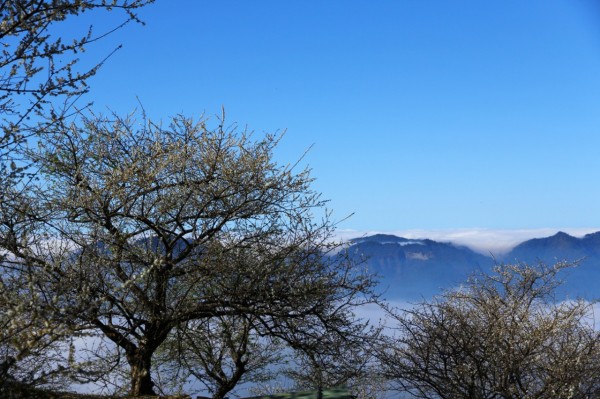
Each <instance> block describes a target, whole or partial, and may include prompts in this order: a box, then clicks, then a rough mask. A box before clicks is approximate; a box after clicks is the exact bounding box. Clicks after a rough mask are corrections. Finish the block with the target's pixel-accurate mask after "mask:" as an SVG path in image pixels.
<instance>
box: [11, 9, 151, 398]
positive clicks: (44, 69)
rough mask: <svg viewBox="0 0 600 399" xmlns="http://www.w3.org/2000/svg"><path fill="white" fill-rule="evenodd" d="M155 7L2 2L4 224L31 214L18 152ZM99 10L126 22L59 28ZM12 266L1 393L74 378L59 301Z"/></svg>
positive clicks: (58, 114) (64, 108) (51, 121)
mask: <svg viewBox="0 0 600 399" xmlns="http://www.w3.org/2000/svg"><path fill="white" fill-rule="evenodd" d="M152 1H153V0H116V1H108V0H83V1H75V0H2V1H0V42H1V45H0V48H1V49H0V129H1V132H0V182H1V183H2V190H1V191H2V192H0V208H1V210H0V214H2V217H3V218H4V219H5V220H4V223H5V225H7V224H8V225H11V224H15V223H16V224H19V223H22V222H23V216H22V214H21V213H22V212H28V210H27V209H26V206H27V201H25V202H23V203H22V202H21V201H23V200H25V198H24V195H23V193H22V190H24V189H25V187H27V186H28V184H30V182H31V181H30V178H29V177H28V176H27V175H25V174H24V173H23V172H24V171H25V170H26V168H27V166H28V164H27V161H26V159H25V158H24V156H23V155H24V154H23V152H22V151H20V150H19V146H21V145H22V144H24V143H26V142H27V139H28V137H29V136H32V135H35V134H37V133H40V132H41V131H39V130H36V127H37V126H39V125H40V124H43V125H51V124H54V123H56V121H57V120H60V119H61V118H62V117H64V116H65V114H66V113H67V112H69V111H68V107H69V106H70V105H72V104H73V103H74V101H75V99H76V98H78V97H79V96H80V95H82V94H83V93H86V92H87V91H88V89H89V86H88V80H89V78H91V77H92V76H93V75H94V74H95V73H96V72H97V70H98V69H99V68H100V66H101V65H102V64H103V63H104V61H105V60H106V58H108V57H109V56H110V54H105V55H104V58H100V59H98V60H96V62H95V63H94V62H93V60H91V61H92V65H93V66H91V67H87V68H80V67H79V65H80V64H79V57H80V55H81V54H82V53H83V52H84V51H85V49H86V48H88V47H89V46H90V45H92V43H93V42H95V41H97V40H100V39H103V38H104V37H105V36H106V35H108V34H109V33H111V32H112V31H115V30H118V29H119V28H120V27H122V26H124V25H125V24H126V23H127V22H129V21H138V22H140V21H139V20H138V18H137V16H136V15H135V14H134V12H135V10H136V9H138V8H139V7H142V6H144V5H146V4H148V3H151V2H152ZM95 10H99V11H100V10H102V11H112V10H120V11H122V13H121V17H122V19H121V20H120V21H119V22H115V24H114V25H113V26H112V28H109V30H110V31H102V32H96V31H93V30H92V27H91V26H90V27H89V28H84V29H83V30H81V31H73V36H69V37H67V36H64V35H65V33H64V31H62V33H59V30H57V29H56V28H57V27H60V26H61V25H64V23H65V21H68V20H71V19H74V18H76V17H77V16H80V15H81V14H82V13H84V12H86V13H91V12H94V11H95ZM115 51H116V49H115ZM88 65H89V64H88ZM8 209H11V211H8ZM15 209H20V211H18V212H14V210H15ZM7 211H8V213H7ZM20 212H21V213H20ZM9 214H10V216H9ZM5 234H10V233H9V231H8V230H6V229H2V228H0V235H2V238H3V239H9V240H10V239H12V237H8V236H5ZM13 260H14V259H13V258H11V257H10V255H9V254H7V253H5V252H2V254H1V255H0V261H2V262H5V265H4V270H3V271H4V273H3V274H2V275H1V276H0V352H1V355H0V389H4V388H3V387H4V385H5V384H4V382H6V381H7V379H14V378H17V379H19V380H21V382H27V383H31V384H32V383H38V384H39V383H49V382H50V381H51V380H54V378H55V377H56V376H58V375H62V374H64V373H66V372H67V371H68V367H64V361H65V358H64V356H60V352H63V351H64V350H65V345H67V347H68V344H67V343H66V342H61V340H62V339H63V338H65V333H66V332H67V330H68V329H67V328H66V326H65V325H63V324H61V323H60V322H58V321H57V320H54V322H52V323H50V322H49V320H48V316H49V315H48V314H46V313H45V309H46V307H47V303H48V302H52V301H53V298H48V297H46V298H44V297H41V296H38V295H36V293H35V289H34V287H36V285H37V284H38V281H36V280H35V279H36V277H37V275H36V274H35V273H30V274H26V275H23V274H20V273H17V272H16V271H14V270H13V269H11V267H10V262H12V261H13ZM71 333H72V332H70V334H71ZM53 351H54V353H52V352H53ZM9 377H10V378H9ZM2 395H3V396H6V395H8V394H7V393H6V392H5V391H2V392H1V393H0V396H2Z"/></svg>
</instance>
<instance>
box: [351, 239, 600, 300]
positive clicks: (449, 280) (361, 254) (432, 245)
mask: <svg viewBox="0 0 600 399" xmlns="http://www.w3.org/2000/svg"><path fill="white" fill-rule="evenodd" d="M348 251H349V253H350V255H351V256H353V257H354V258H355V260H357V261H364V262H366V265H367V266H368V267H369V269H370V270H371V271H372V272H374V273H376V274H377V275H379V276H380V278H381V280H380V281H381V283H380V286H381V288H382V289H383V290H385V296H386V297H387V298H388V299H392V298H398V299H408V300H414V299H420V298H427V297H431V296H433V295H435V294H439V293H440V292H441V291H442V290H444V289H450V288H453V287H456V286H458V285H460V284H461V283H463V282H464V281H466V279H467V278H468V276H469V275H471V274H473V273H474V272H477V271H481V272H489V271H491V269H492V268H493V266H494V265H495V264H497V263H514V262H526V263H536V262H545V263H547V264H554V263H556V262H559V261H567V262H578V266H577V267H576V268H572V269H568V270H566V271H564V272H561V275H560V277H561V279H564V281H565V282H564V284H563V286H562V287H561V289H560V291H559V294H560V295H563V296H566V297H571V298H574V297H580V296H581V297H584V298H586V299H598V298H600V232H596V233H592V234H587V235H585V236H584V237H582V238H576V237H573V236H570V235H569V234H567V233H564V232H558V233H557V234H555V235H553V236H550V237H545V238H535V239H531V240H527V241H524V242H522V243H521V244H519V245H517V246H516V247H514V248H513V249H512V250H511V251H510V252H508V253H507V254H505V255H504V256H502V257H501V258H495V259H494V258H492V257H491V256H485V255H482V254H480V253H478V252H475V251H473V250H471V249H469V248H467V247H465V246H460V245H456V244H452V243H450V242H438V241H433V240H430V239H408V238H403V237H397V236H394V235H388V234H376V235H372V236H366V237H359V238H354V239H351V240H349V246H348Z"/></svg>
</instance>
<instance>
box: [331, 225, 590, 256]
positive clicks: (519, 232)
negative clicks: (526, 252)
mask: <svg viewBox="0 0 600 399" xmlns="http://www.w3.org/2000/svg"><path fill="white" fill-rule="evenodd" d="M559 231H563V232H565V233H567V234H570V235H572V236H574V237H583V236H584V235H586V234H589V233H594V232H596V231H600V228H598V227H596V228H593V227H589V228H581V227H580V228H568V227H565V228H539V229H515V230H511V229H484V228H471V229H439V230H427V229H410V230H393V231H376V230H371V231H357V230H339V231H338V232H337V236H338V237H339V238H340V239H342V240H347V239H350V238H356V237H363V236H370V235H373V234H393V235H396V236H399V237H404V238H410V239H424V238H429V239H431V240H435V241H440V242H451V243H453V244H456V245H464V246H466V247H469V248H471V249H472V250H474V251H476V252H479V253H482V254H484V255H490V254H492V255H496V256H498V255H502V254H505V253H506V252H508V251H510V250H511V249H512V248H514V247H515V246H516V245H518V244H520V243H522V242H523V241H526V240H529V239H532V238H543V237H549V236H552V235H554V234H556V233H557V232H559Z"/></svg>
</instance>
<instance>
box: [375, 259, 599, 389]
mask: <svg viewBox="0 0 600 399" xmlns="http://www.w3.org/2000/svg"><path fill="white" fill-rule="evenodd" d="M567 266H568V265H566V264H557V265H555V266H553V267H550V266H546V265H543V264H540V265H537V266H529V265H526V264H516V265H501V266H498V267H497V268H496V271H495V273H494V274H491V275H481V276H478V277H474V278H472V279H471V280H470V281H469V283H468V284H466V286H465V287H463V288H462V289H459V290H456V291H452V292H448V293H447V294H445V295H443V296H441V297H440V298H437V299H435V300H433V301H430V302H424V303H422V304H420V305H418V306H416V307H415V308H413V309H410V310H406V311H403V312H398V311H394V312H392V316H393V319H394V320H395V321H396V326H397V334H396V335H395V336H394V337H389V338H388V340H387V342H386V344H385V345H384V346H383V347H381V353H380V355H381V356H380V358H381V361H382V364H383V367H384V373H385V375H386V376H387V377H388V378H390V381H391V383H392V384H393V385H394V386H395V387H396V388H397V389H400V390H403V391H408V392H410V393H411V394H412V395H414V396H416V397H419V398H432V397H433V398H453V399H455V398H465V399H466V398H489V399H492V398H494V399H495V398H503V399H508V398H539V399H546V398H547V399H550V398H564V399H566V398H582V399H583V398H592V397H598V395H599V394H600V384H599V382H598V381H599V380H598V375H600V337H599V335H598V334H599V333H598V331H595V330H594V328H593V325H591V323H590V321H591V317H592V316H593V315H592V314H591V309H590V304H589V303H586V302H582V301H566V302H556V301H555V300H554V298H553V296H552V294H553V292H554V289H555V288H556V286H557V285H558V283H559V282H558V281H557V280H556V273H557V272H558V270H560V269H562V268H564V267H567Z"/></svg>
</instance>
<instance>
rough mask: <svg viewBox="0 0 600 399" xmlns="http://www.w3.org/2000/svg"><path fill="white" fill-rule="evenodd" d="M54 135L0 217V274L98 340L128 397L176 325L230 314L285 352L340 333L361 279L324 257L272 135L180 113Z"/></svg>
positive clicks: (146, 386)
mask: <svg viewBox="0 0 600 399" xmlns="http://www.w3.org/2000/svg"><path fill="white" fill-rule="evenodd" d="M54 127H55V128H56V130H54V131H48V132H46V134H45V136H44V140H43V141H40V146H39V150H36V151H35V152H33V151H32V152H29V153H27V155H28V156H29V157H30V159H31V162H34V163H35V164H36V165H38V167H39V176H40V177H41V178H40V180H38V181H34V182H32V183H31V184H30V185H29V186H28V187H26V188H24V189H23V190H22V191H21V192H20V193H19V196H20V200H19V201H18V203H19V205H18V206H13V207H9V206H7V207H6V209H4V210H3V214H2V215H0V229H1V231H2V235H1V236H0V248H1V249H2V251H4V252H5V253H6V254H8V256H7V260H8V258H10V262H8V263H7V262H5V264H4V265H3V267H10V269H11V270H12V271H13V273H17V274H19V275H27V274H35V275H36V278H37V281H38V283H37V284H36V287H35V289H36V290H38V295H40V296H41V297H44V298H56V300H52V301H47V302H46V303H45V305H46V308H45V313H46V314H48V315H50V316H49V317H53V318H54V319H55V320H59V321H60V322H62V323H66V324H67V325H69V326H71V328H73V329H76V330H78V331H80V330H85V329H90V330H94V331H98V332H100V333H102V334H103V335H104V336H106V337H107V338H108V339H110V340H111V341H113V342H114V343H115V344H116V346H117V347H118V348H119V349H120V350H121V351H122V352H123V353H124V356H125V358H126V360H127V363H128V365H129V369H130V378H131V384H130V391H131V394H133V395H142V394H152V393H153V392H154V389H153V386H154V382H153V380H152V377H151V370H152V362H153V355H154V354H155V352H156V351H157V349H158V348H159V347H160V346H161V345H162V344H163V343H164V342H165V340H166V339H167V337H169V335H170V334H171V333H172V332H173V331H174V330H175V329H176V328H177V327H178V326H183V325H186V323H190V322H196V321H198V322H201V321H203V320H214V318H218V317H243V318H246V319H252V320H253V323H255V325H256V326H257V328H258V327H260V329H261V331H262V332H263V334H264V335H268V336H271V337H277V338H279V339H283V340H285V341H286V342H294V343H295V344H296V345H300V344H301V343H302V342H303V341H305V340H306V338H307V337H313V338H314V337H315V336H316V335H317V334H321V333H322V332H323V331H328V332H332V333H333V332H335V333H336V334H340V335H344V334H349V333H350V332H352V331H354V329H355V325H356V321H355V320H354V318H353V317H352V316H353V315H352V312H351V309H352V308H353V307H354V306H357V305H360V304H362V303H364V302H366V301H369V300H370V295H371V287H372V286H373V281H372V280H371V278H370V277H369V276H367V275H365V274H364V273H362V272H361V271H360V270H357V269H356V268H355V267H354V265H353V263H352V262H349V261H348V260H347V259H345V258H336V257H326V256H324V254H325V253H326V252H327V251H328V250H329V249H331V248H332V246H333V244H331V243H330V241H331V234H332V232H333V227H334V226H333V225H332V223H331V222H330V220H329V218H328V212H327V211H326V210H325V208H324V205H325V201H324V200H322V199H321V198H320V195H319V194H318V193H315V192H313V191H312V190H311V189H310V183H311V181H312V179H311V177H310V175H309V172H308V171H307V170H303V171H300V172H297V173H296V172H294V170H293V167H292V166H289V165H279V164H277V163H276V162H274V160H273V155H272V154H273V150H274V148H275V147H276V145H277V143H278V138H277V137H275V136H272V135H266V136H264V137H261V138H260V139H255V138H254V137H253V136H252V135H251V134H249V133H247V132H237V131H236V130H235V129H225V128H223V122H222V121H221V124H220V125H219V126H218V127H216V128H209V127H208V125H207V123H206V122H205V121H199V122H194V121H192V120H190V119H187V118H184V117H176V118H174V119H173V120H172V121H171V124H170V125H169V126H167V127H162V126H161V125H156V124H153V123H151V122H149V121H147V120H142V121H140V122H139V123H138V122H136V121H134V120H132V119H130V118H118V117H116V116H114V117H111V118H110V119H108V118H96V117H92V118H88V119H86V118H83V119H82V120H80V121H79V122H78V123H73V124H70V125H67V124H66V123H63V122H59V123H57V124H56V125H54ZM315 213H318V216H319V217H320V219H316V218H315V217H314V214H315ZM300 321H301V322H300Z"/></svg>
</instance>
